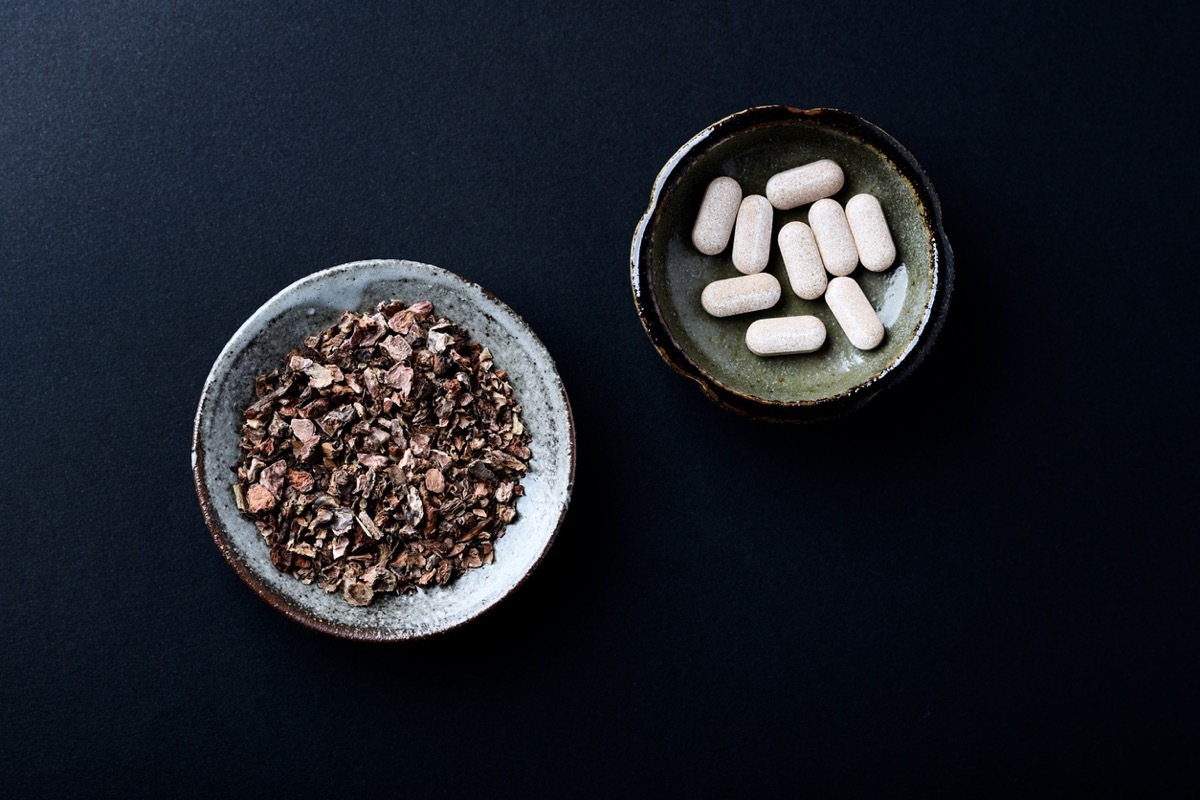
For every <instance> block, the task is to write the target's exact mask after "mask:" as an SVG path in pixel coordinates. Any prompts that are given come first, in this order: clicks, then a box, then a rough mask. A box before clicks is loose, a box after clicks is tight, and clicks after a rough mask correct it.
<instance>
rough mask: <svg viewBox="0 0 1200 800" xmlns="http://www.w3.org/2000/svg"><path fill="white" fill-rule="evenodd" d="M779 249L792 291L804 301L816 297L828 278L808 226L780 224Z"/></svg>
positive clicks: (820, 292) (823, 288)
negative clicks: (781, 225) (781, 227)
mask: <svg viewBox="0 0 1200 800" xmlns="http://www.w3.org/2000/svg"><path fill="white" fill-rule="evenodd" d="M779 252H780V253H781V254H782V255H783V267H784V269H786V270H787V276H788V283H790V284H791V285H792V291H793V292H795V293H796V294H797V295H799V296H800V297H803V298H804V299H805V300H816V299H817V298H818V297H820V296H821V295H823V294H824V293H825V284H826V282H827V281H828V280H829V279H828V278H827V277H825V265H824V264H823V263H822V262H821V252H820V251H819V250H818V249H817V240H816V239H815V238H813V232H812V228H810V227H808V226H807V225H805V224H804V223H803V222H789V223H788V224H787V225H784V226H783V229H782V230H780V231H779Z"/></svg>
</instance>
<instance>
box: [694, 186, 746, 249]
mask: <svg viewBox="0 0 1200 800" xmlns="http://www.w3.org/2000/svg"><path fill="white" fill-rule="evenodd" d="M741 202H742V187H741V186H739V185H738V182H737V181H735V180H734V179H733V178H717V179H715V180H714V181H713V182H712V183H710V184H709V185H708V189H706V190H705V192H704V199H703V200H702V201H700V213H698V214H697V215H696V225H695V227H693V228H692V244H694V245H695V246H696V249H697V250H699V251H700V252H701V253H704V255H706V256H715V255H716V254H717V253H719V252H721V251H722V250H724V249H725V245H727V244H729V234H730V233H732V232H733V221H734V220H735V219H737V215H738V204H739V203H741Z"/></svg>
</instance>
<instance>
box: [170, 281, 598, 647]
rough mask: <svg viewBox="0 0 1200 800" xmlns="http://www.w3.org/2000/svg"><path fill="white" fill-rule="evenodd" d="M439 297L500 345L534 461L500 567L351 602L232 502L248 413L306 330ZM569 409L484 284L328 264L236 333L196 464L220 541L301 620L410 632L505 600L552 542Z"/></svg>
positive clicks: (558, 385)
mask: <svg viewBox="0 0 1200 800" xmlns="http://www.w3.org/2000/svg"><path fill="white" fill-rule="evenodd" d="M392 298H399V299H402V300H405V301H407V302H417V301H419V300H429V301H431V302H432V303H433V304H434V307H435V309H436V311H437V312H438V313H439V314H442V315H444V316H446V317H448V318H450V319H451V320H452V321H454V322H456V323H458V324H460V325H463V326H464V327H465V328H466V329H467V330H468V331H469V333H470V335H471V337H472V338H473V339H475V340H476V341H478V342H480V343H481V344H483V345H484V346H486V347H488V348H490V349H491V351H492V354H493V356H494V357H495V363H496V366H497V368H499V369H506V370H508V375H509V380H510V381H511V382H512V384H513V389H514V392H515V394H516V397H517V400H518V401H519V402H520V403H521V405H522V407H523V411H522V414H521V418H522V420H523V421H524V422H525V425H526V427H527V428H528V429H529V430H530V432H531V434H532V435H533V440H532V442H531V443H530V450H531V451H532V453H533V459H532V461H531V463H530V470H529V473H528V474H527V476H526V478H525V480H524V481H523V484H524V486H525V491H526V496H525V497H524V498H522V499H521V500H520V502H519V503H518V504H517V512H518V516H517V518H516V519H515V520H514V521H513V522H512V523H510V524H509V525H508V527H507V528H506V529H505V533H504V535H503V536H502V537H500V538H499V539H498V540H497V541H496V545H495V548H496V550H495V552H496V560H495V563H493V564H490V565H487V566H485V567H482V568H479V569H473V570H468V571H467V572H466V574H464V575H462V576H461V577H460V578H459V579H458V580H456V581H454V582H453V583H451V584H450V585H449V586H445V587H433V588H430V589H425V590H423V591H418V592H417V593H416V594H414V595H408V596H394V595H387V596H377V597H376V599H375V601H374V602H373V603H372V604H371V605H370V606H367V607H363V608H356V607H352V606H350V605H348V604H347V603H346V602H345V600H344V599H343V598H342V596H341V593H340V592H338V593H335V594H326V593H325V592H323V591H322V590H321V589H320V588H318V587H317V586H316V585H315V584H313V585H309V586H306V585H304V584H302V583H301V582H300V581H298V580H296V579H295V578H293V577H292V576H291V575H288V574H284V573H281V572H279V571H277V570H276V569H275V568H274V567H273V566H272V565H271V562H270V558H269V557H268V549H267V547H266V545H265V544H264V542H263V540H262V537H261V536H260V535H259V533H258V531H257V530H256V529H255V527H254V523H253V522H251V521H250V520H248V519H246V518H245V517H243V516H242V515H241V514H240V513H239V512H238V510H237V507H236V506H235V504H234V499H233V490H232V485H233V479H234V471H233V470H234V467H235V466H236V464H237V461H238V458H239V452H238V440H239V435H240V430H241V421H242V416H241V412H242V410H243V409H244V408H245V407H246V405H247V404H248V403H249V402H250V401H251V399H252V397H253V387H254V378H255V377H256V376H257V375H260V374H262V373H264V372H266V371H268V370H270V369H272V368H274V367H276V366H278V365H279V364H281V363H282V360H283V358H284V356H285V355H286V354H287V352H288V351H289V350H290V349H292V348H293V347H296V346H297V345H298V344H299V343H300V342H301V341H302V340H303V339H304V337H306V336H309V335H312V334H314V333H317V332H318V331H321V330H323V329H325V328H327V327H329V326H330V325H332V324H333V323H334V322H336V321H337V319H338V318H339V317H340V316H341V314H342V312H343V311H345V310H353V311H367V310H370V309H371V308H372V307H373V306H375V304H377V303H379V302H380V301H383V300H388V299H392ZM574 448H575V446H574V431H573V429H572V420H571V411H570V405H569V403H568V400H567V396H566V392H565V390H564V389H563V386H562V381H561V379H560V378H559V376H558V372H557V371H556V370H555V367H554V363H553V361H552V360H551V358H550V355H549V353H548V352H547V351H546V348H545V347H544V346H543V345H542V343H541V341H539V340H538V338H537V336H535V335H534V333H533V331H531V330H530V329H529V327H528V325H526V324H525V322H524V320H522V319H521V318H520V317H519V316H517V314H516V313H515V312H513V311H512V309H510V308H509V307H508V306H506V305H504V304H503V303H502V302H500V301H499V300H497V299H496V298H495V297H494V296H492V295H491V294H489V293H488V292H486V291H484V290H483V289H482V288H481V287H479V286H478V285H476V284H474V283H472V282H470V281H467V280H465V279H463V278H461V277H459V276H457V275H454V274H453V273H451V272H447V271H446V270H443V269H439V268H438V267H434V266H430V265H428V264H419V263H416V262H412V261H383V260H381V261H360V262H355V263H352V264H345V265H342V266H340V267H334V268H332V269H328V270H325V271H323V272H318V273H315V274H313V275H310V276H308V277H307V278H304V279H302V280H300V281H298V282H297V283H294V284H292V285H291V286H289V287H287V288H286V289H284V290H283V291H282V292H280V293H279V294H278V295H276V296H275V297H273V298H271V300H269V301H268V302H267V303H266V304H265V305H264V306H263V307H262V308H260V309H259V310H258V311H257V312H255V314H254V316H252V317H251V318H250V319H249V320H247V322H246V323H245V324H244V325H243V326H242V327H241V328H240V329H239V330H238V332H237V333H236V334H234V337H233V339H231V340H230V342H229V344H227V345H226V346H225V349H224V350H223V351H222V352H221V355H220V356H219V357H218V359H217V361H216V364H214V366H213V369H212V372H211V373H210V375H209V378H208V381H207V383H206V384H205V388H204V392H203V395H202V397H201V401H200V407H199V410H198V412H197V416H196V430H195V444H194V448H193V452H192V459H193V466H194V468H195V476H196V483H197V491H198V493H199V495H200V499H201V505H202V506H203V507H204V512H205V517H206V519H207V521H208V524H209V527H210V529H211V530H212V532H213V536H214V538H215V539H216V540H217V544H218V546H220V547H221V549H222V552H223V553H224V554H225V556H226V558H227V559H228V560H229V562H230V564H231V565H233V566H234V568H235V569H236V570H237V571H238V573H239V575H241V577H242V578H243V580H245V581H246V582H247V583H248V584H249V585H250V586H251V588H253V589H255V591H257V592H258V593H259V594H260V595H261V596H262V597H263V598H264V599H266V600H267V601H268V602H270V603H271V604H272V605H274V606H275V607H276V608H278V609H279V610H280V611H282V612H284V613H285V614H287V615H288V616H290V617H292V618H293V619H296V620H298V621H300V622H303V623H305V624H308V625H310V626H312V627H316V628H318V629H320V630H324V631H326V632H329V633H333V634H336V635H342V636H347V637H351V638H366V639H385V640H386V639H407V638H413V637H417V636H424V635H427V634H431V633H436V632H438V631H442V630H445V629H447V628H451V627H453V626H455V625H457V624H459V623H461V622H464V621H466V620H468V619H470V618H472V617H474V616H476V615H478V614H479V613H481V612H482V611H484V610H486V609H487V608H489V607H490V606H492V605H493V604H494V603H496V602H497V601H499V600H500V599H502V598H503V597H504V596H505V595H506V594H508V592H509V591H510V590H512V589H513V587H515V586H516V585H517V584H518V583H519V582H520V581H521V580H522V579H523V578H524V577H525V575H526V574H528V573H529V571H530V570H532V569H533V567H534V566H535V565H536V564H537V562H538V561H539V560H540V559H541V557H542V555H543V554H544V553H545V551H546V549H547V548H548V547H549V546H550V542H551V540H552V539H553V537H554V534H555V533H556V531H557V529H558V526H559V523H560V521H561V518H562V516H563V514H564V512H565V510H566V506H567V500H568V498H569V496H570V492H571V485H572V481H573V474H574V462H575V449H574Z"/></svg>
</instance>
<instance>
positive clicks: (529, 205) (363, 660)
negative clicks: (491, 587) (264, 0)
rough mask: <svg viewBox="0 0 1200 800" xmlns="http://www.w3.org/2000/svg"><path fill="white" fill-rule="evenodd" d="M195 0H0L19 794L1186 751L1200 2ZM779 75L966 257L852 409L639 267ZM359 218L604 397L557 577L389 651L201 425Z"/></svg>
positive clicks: (1000, 786) (586, 393)
mask: <svg viewBox="0 0 1200 800" xmlns="http://www.w3.org/2000/svg"><path fill="white" fill-rule="evenodd" d="M182 5H184V4H165V3H156V2H141V3H131V4H115V3H102V2H97V3H86V4H78V5H63V4H57V3H45V2H16V3H13V2H8V3H5V4H4V5H3V8H2V9H0V275H2V278H3V280H2V282H0V296H2V297H3V303H2V304H0V314H2V315H3V317H2V319H0V330H2V331H3V333H2V334H0V336H2V337H3V340H2V341H3V359H2V367H0V376H2V377H0V478H2V482H0V511H2V514H3V519H2V521H0V537H2V539H0V548H2V555H0V722H2V730H0V789H2V788H3V787H4V786H8V787H11V788H12V789H16V790H18V793H19V794H20V795H22V796H24V795H36V794H47V795H53V794H62V793H86V794H92V793H98V792H104V793H108V792H111V793H113V794H120V795H122V796H130V795H159V796H163V795H168V796H170V795H181V796H182V795H192V794H195V795H208V796H212V795H213V794H214V793H218V794H219V793H222V792H224V791H228V790H232V789H235V788H237V789H239V790H242V791H244V792H246V793H247V794H246V796H266V795H268V793H270V794H271V795H275V794H277V793H278V794H280V795H282V794H283V792H285V791H286V792H288V793H289V794H298V795H300V796H376V795H381V794H382V795H387V794H393V793H396V792H401V791H402V792H405V793H414V792H415V793H417V794H445V795H447V796H450V795H467V796H478V795H484V794H487V795H500V796H512V795H516V794H519V793H522V792H531V791H534V790H539V789H540V791H541V792H542V793H546V794H566V793H567V792H570V793H571V794H580V795H591V794H607V793H610V792H613V791H617V790H621V791H624V792H626V793H641V791H649V790H657V791H659V792H665V793H668V794H692V795H710V794H721V795H725V796H730V795H735V794H737V795H744V794H750V793H752V792H756V791H768V792H769V793H773V794H774V793H784V792H786V791H787V790H789V789H793V790H794V789H801V790H803V789H808V790H815V791H817V792H818V793H820V794H870V795H872V796H876V797H878V796H889V795H894V794H896V793H901V792H903V791H906V790H914V789H915V790H920V793H921V794H924V795H927V796H937V795H948V796H964V794H965V795H966V796H971V795H978V794H983V793H988V792H989V791H995V792H996V793H1003V794H1011V793H1013V792H1020V793H1027V794H1035V795H1037V794H1045V793H1048V792H1049V791H1050V790H1051V789H1054V790H1059V791H1061V790H1081V789H1083V788H1088V789H1089V790H1090V792H1091V793H1092V794H1093V795H1095V794H1105V793H1108V792H1109V791H1116V790H1141V791H1145V790H1147V788H1148V787H1152V786H1153V787H1159V788H1162V787H1175V788H1182V787H1185V786H1186V787H1190V788H1192V789H1194V788H1195V784H1196V783H1197V780H1196V778H1195V773H1194V772H1193V771H1190V770H1189V769H1188V768H1187V762H1188V760H1189V759H1190V758H1191V757H1194V756H1195V754H1196V750H1197V745H1200V730H1198V724H1197V716H1196V715H1197V710H1198V706H1200V704H1198V703H1197V699H1198V698H1197V690H1196V682H1195V678H1196V668H1197V658H1196V656H1197V632H1198V626H1197V622H1198V619H1197V617H1198V608H1200V606H1198V601H1200V597H1198V595H1200V592H1197V577H1196V576H1197V566H1198V563H1200V559H1198V558H1197V556H1198V552H1197V550H1198V548H1197V546H1196V543H1195V532H1196V526H1195V521H1194V518H1193V515H1192V513H1191V505H1190V503H1191V501H1192V500H1194V485H1195V477H1196V470H1195V466H1194V452H1195V444H1196V437H1195V434H1194V424H1193V420H1192V414H1191V412H1193V411H1194V410H1195V401H1194V399H1193V396H1192V395H1191V394H1190V393H1189V386H1190V384H1191V383H1192V380H1191V379H1193V378H1194V377H1195V364H1196V360H1197V350H1196V344H1197V342H1196V337H1195V336H1194V334H1192V329H1193V326H1194V324H1195V319H1194V313H1193V308H1194V300H1193V298H1194V297H1196V295H1197V288H1196V287H1197V284H1196V282H1195V281H1196V271H1195V266H1196V254H1197V250H1196V244H1195V243H1196V211H1197V204H1196V202H1195V199H1194V192H1195V190H1196V187H1197V185H1200V181H1198V178H1200V175H1197V167H1196V156H1195V132H1194V128H1193V126H1192V124H1191V117H1192V115H1191V113H1190V111H1191V104H1192V101H1194V100H1195V87H1196V85H1197V84H1196V79H1197V70H1196V61H1197V59H1196V55H1195V45H1196V27H1195V25H1194V22H1193V21H1192V20H1191V18H1190V17H1189V15H1188V13H1187V12H1186V11H1185V7H1184V5H1183V4H1182V3H1180V4H1158V3H1150V4H1147V3H1133V4H1121V5H1113V6H1111V7H1106V6H1103V5H1094V4H1084V5H1077V6H1073V5H1048V6H1046V7H1042V6H1038V8H1037V10H1034V8H1033V7H1032V6H1030V7H1026V6H1024V5H1017V4H1012V3H990V4H987V5H986V6H981V5H978V4H973V3H946V4H938V5H930V4H925V3H907V4H897V5H892V4H886V5H885V4H871V3H853V4H843V3H828V2H827V3H797V2H780V3H776V2H756V3H753V4H750V3H744V4H743V3H725V4H722V3H692V4H687V5H680V6H677V7H673V8H672V7H667V6H662V7H658V6H655V7H654V8H651V7H649V5H650V4H646V6H645V7H642V6H639V5H636V4H631V5H628V6H620V5H617V4H613V3H595V4H587V5H582V4H581V5H579V6H577V7H563V6H559V5H557V4H546V5H540V4H524V5H522V6H521V8H520V9H504V10H502V9H500V8H498V7H493V6H491V5H489V4H482V3H480V4H475V5H463V6H461V7H459V6H457V5H456V6H454V7H450V6H447V5H443V4H431V6H436V8H433V7H424V6H412V5H408V4H384V3H381V4H378V5H368V6H358V7H355V8H351V7H350V4H340V3H338V4H334V3H299V2H292V3H275V4H260V3H204V4H196V5H197V6H199V8H190V9H189V8H183V7H179V6H182ZM189 5H190V4H189ZM762 103H785V104H788V105H794V106H799V107H816V106H835V107H840V108H845V109H848V110H851V111H854V112H856V113H858V114H860V115H862V116H863V117H865V118H867V119H869V120H871V121H872V122H875V123H876V124H878V125H880V126H881V127H883V128H884V129H885V130H887V131H888V132H890V133H892V134H893V135H895V136H896V137H897V138H898V139H899V140H900V141H901V142H903V143H904V144H905V145H906V146H907V147H908V148H909V149H910V150H911V151H912V152H913V153H914V154H915V155H916V156H917V158H918V159H919V160H920V161H921V162H922V163H923V164H924V166H925V168H926V169H927V171H928V172H929V174H930V176H931V177H932V179H933V181H934V183H935V185H936V186H937V187H938V190H939V192H940V194H941V198H942V203H943V206H944V209H945V219H946V228H947V232H948V234H949V236H950V239H951V243H952V245H953V246H954V250H955V254H956V258H957V265H958V284H957V291H956V295H955V297H954V300H953V302H952V304H951V308H950V316H949V319H948V322H947V326H946V329H945V331H944V333H943V337H942V340H941V342H940V343H939V345H938V347H937V348H936V349H935V351H934V352H933V354H932V355H931V357H930V359H929V360H928V361H927V362H926V363H925V364H924V365H923V366H922V368H921V369H920V370H919V371H918V373H917V374H916V375H915V376H914V377H913V378H912V379H911V380H909V381H907V382H905V383H903V384H901V385H900V386H898V387H896V388H895V389H893V390H892V391H890V392H888V393H886V394H885V395H883V396H882V397H880V398H879V399H878V400H877V401H876V402H875V403H874V404H872V405H871V406H870V407H868V408H867V409H866V410H864V411H863V412H861V413H859V414H857V415H855V416H854V417H852V418H850V419H847V420H844V421H841V422H838V423H833V424H825V425H820V426H817V427H803V428H781V427H778V426H772V425H767V424H762V423H755V422H751V421H747V420H743V419H740V418H737V417H735V416H733V415H731V414H729V413H727V412H724V411H722V410H720V409H718V408H717V407H716V406H714V405H712V404H711V403H709V402H708V401H707V400H705V399H704V397H703V396H702V395H701V394H700V393H699V392H698V391H697V390H696V389H695V388H694V387H693V386H692V385H691V384H689V383H688V382H687V381H685V380H684V379H682V378H680V377H678V376H676V375H675V374H674V373H672V372H671V371H670V370H669V369H668V368H667V367H666V366H665V365H664V364H663V363H662V362H661V360H660V359H659V357H658V356H657V354H656V353H655V352H654V350H653V348H652V347H651V346H650V344H649V343H648V341H647V340H646V337H645V335H644V334H643V332H642V330H641V328H640V326H639V324H638V321H637V319H636V316H635V314H634V310H633V304H632V302H631V297H630V290H629V280H628V251H629V242H630V238H631V235H632V232H633V228H634V224H635V223H636V221H637V219H638V217H639V215H640V214H641V213H642V211H643V210H644V208H645V204H646V201H647V199H648V196H649V191H650V186H651V184H652V182H653V180H654V177H655V174H656V173H657V171H658V169H659V168H660V167H661V166H662V164H663V163H664V162H665V161H666V160H667V158H668V157H669V156H670V155H671V154H672V153H673V152H674V151H675V149H676V148H678V147H679V146H680V145H681V144H683V143H684V142H685V141H686V140H687V139H688V138H689V137H690V136H692V135H693V134H694V133H696V132H697V131H699V130H700V129H701V128H703V127H704V126H705V125H707V124H709V123H711V122H713V121H715V120H717V119H719V118H720V117H723V116H725V115H726V114H729V113H732V112H734V111H737V110H739V109H742V108H745V107H748V106H751V105H756V104H762ZM373 257H396V258H411V259H415V260H418V261H426V262H430V263H433V264H437V265H440V266H443V267H446V268H448V269H451V270H454V271H456V272H459V273H460V274H462V275H465V276H467V277H469V278H471V279H473V280H476V281H478V282H480V283H481V284H483V285H484V286H486V287H488V288H490V289H492V290H493V291H495V292H496V293H497V294H499V295H500V296H501V298H503V299H504V300H505V301H506V302H507V303H508V304H509V305H511V306H512V307H513V308H514V309H516V311H517V312H518V313H520V314H521V315H523V316H524V317H525V319H526V320H528V322H529V323H530V324H531V325H532V326H533V328H534V329H535V330H536V331H537V332H538V333H539V335H540V336H541V338H542V339H543V340H544V341H545V343H546V345H547V346H548V347H549V349H550V351H551V353H552V355H553V356H554V358H555V359H556V361H557V363H558V365H559V369H560V372H561V373H562V376H563V379H564V381H565V382H566V385H567V388H568V391H569V392H570V395H571V399H572V402H573V404H574V408H575V414H576V423H577V426H578V439H579V441H578V446H579V461H578V473H577V483H576V492H575V495H574V499H573V503H572V507H571V512H570V514H569V517H568V519H567V522H566V525H565V527H564V529H563V530H562V532H561V534H560V536H559V539H558V541H557V543H556V544H555V546H554V548H553V549H552V551H551V552H550V554H549V556H548V558H547V560H546V561H545V562H544V563H543V564H542V566H541V567H540V568H539V569H538V571H537V572H536V573H535V574H534V575H533V576H532V578H531V579H530V580H529V581H528V582H527V583H526V584H525V585H524V586H523V587H522V588H521V589H520V590H519V591H518V592H517V593H516V594H515V595H514V596H513V597H511V598H510V599H508V600H506V601H505V602H504V603H502V604H501V605H500V606H498V607H497V608H496V609H495V610H494V611H493V612H491V613H490V614H488V615H486V616H485V617H483V618H481V619H479V620H477V621H476V622H473V623H471V624H469V625H467V626H465V627H463V628H461V629H458V630H456V631H453V632H451V633H449V634H447V635H444V636H441V637H438V638H435V639H433V640H430V641H422V642H416V643H410V644H406V645H401V646H383V647H380V646H368V645H362V644H354V643H347V642H342V641H338V640H335V639H332V638H328V637H326V636H322V635H320V634H317V633H314V632H312V631H309V630H307V629H305V628H303V627H301V626H299V625H297V624H295V623H292V622H290V621H288V620H286V619H284V618H283V617H282V616H280V615H278V614H276V613H275V612H274V611H272V610H271V609H270V608H269V607H268V606H266V605H265V604H264V603H262V602H261V601H259V600H258V599H257V598H256V597H255V596H254V594H253V593H252V592H251V591H250V590H248V589H247V588H246V587H245V586H244V585H242V583H241V582H240V581H239V580H238V579H237V577H236V576H235V575H234V573H233V571H232V570H231V569H230V568H229V567H228V566H227V565H226V564H225V562H224V561H223V560H222V558H221V557H220V555H219V554H218V552H217V549H216V548H215V547H214V546H213V543H212V540H211V538H210V537H209V534H208V532H207V530H206V529H205V527H204V524H203V521H202V520H201V517H200V512H199V508H198V504H197V502H196V498H195V495H194V492H193V488H192V480H191V475H190V472H189V461H188V450H189V439H190V432H191V423H192V416H193V413H194V410H195V403H196V400H197V397H198V394H199V390H200V387H201V384H202V382H203V380H204V378H205V376H206V374H207V372H208V369H209V367H210V366H211V364H212V362H213V360H214V359H215V357H216V355H217V353H218V352H219V351H220V349H221V347H222V346H223V344H224V343H225V341H226V340H227V339H228V337H229V336H230V335H232V333H233V332H234V330H235V329H236V328H237V327H238V325H240V324H241V323H242V321H244V320H245V319H246V318H247V317H248V316H249V315H250V314H251V313H252V312H253V311H254V310H255V309H256V308H257V307H258V306H259V305H260V304H261V303H263V302H264V301H265V300H266V299H267V298H269V297H270V296H271V295H272V294H274V293H275V292H276V291H278V290H279V289H280V288H282V287H283V286H285V285H287V284H288V283H291V282H292V281H293V280H295V279H297V278H300V277H302V276H303V275H306V274H308V273H310V272H313V271H315V270H318V269H321V268H324V267H328V266H332V265H334V264H339V263H343V262H346V261H353V260H358V259H364V258H373ZM1068 793H1069V792H1068ZM1143 796H1145V795H1143Z"/></svg>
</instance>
